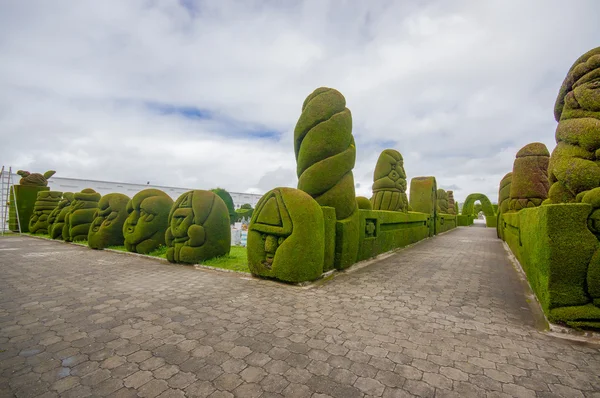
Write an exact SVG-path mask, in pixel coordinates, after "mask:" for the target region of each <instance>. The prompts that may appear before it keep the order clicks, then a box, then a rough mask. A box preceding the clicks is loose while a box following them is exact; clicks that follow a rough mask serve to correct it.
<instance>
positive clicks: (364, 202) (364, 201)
mask: <svg viewBox="0 0 600 398" xmlns="http://www.w3.org/2000/svg"><path fill="white" fill-rule="evenodd" d="M356 204H357V205H358V208H359V209H362V210H373V205H372V204H371V201H370V200H369V199H368V198H365V197H364V196H357V197H356Z"/></svg>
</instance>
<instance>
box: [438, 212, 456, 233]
mask: <svg viewBox="0 0 600 398" xmlns="http://www.w3.org/2000/svg"><path fill="white" fill-rule="evenodd" d="M435 222H436V223H437V225H436V233H438V234H441V233H442V232H447V231H450V230H451V229H454V228H456V227H457V220H456V216H455V215H454V214H444V213H437V215H436V219H435Z"/></svg>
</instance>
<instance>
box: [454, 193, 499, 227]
mask: <svg viewBox="0 0 600 398" xmlns="http://www.w3.org/2000/svg"><path fill="white" fill-rule="evenodd" d="M476 201H479V202H480V203H481V210H482V211H483V214H485V225H486V226H487V227H488V228H496V223H497V222H498V217H497V216H496V212H495V211H494V206H493V205H492V202H490V200H489V199H488V197H487V196H485V195H484V194H482V193H472V194H470V195H469V196H467V199H465V203H464V204H463V208H462V215H465V216H471V218H472V217H474V216H477V214H475V206H474V204H475V202H476ZM462 222H463V221H462V220H459V225H462ZM470 223H471V224H472V223H473V220H472V219H471V221H470ZM469 225H470V224H469Z"/></svg>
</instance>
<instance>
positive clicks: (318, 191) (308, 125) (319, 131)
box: [294, 87, 359, 268]
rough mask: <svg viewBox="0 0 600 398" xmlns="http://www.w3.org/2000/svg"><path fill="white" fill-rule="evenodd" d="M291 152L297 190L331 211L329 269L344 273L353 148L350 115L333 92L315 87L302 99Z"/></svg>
mask: <svg viewBox="0 0 600 398" xmlns="http://www.w3.org/2000/svg"><path fill="white" fill-rule="evenodd" d="M294 152H295V154H296V162H297V169H296V172H297V174H298V189H300V190H302V191H304V192H306V193H308V194H309V195H310V196H312V197H313V198H314V199H315V200H316V201H317V203H319V204H320V205H321V206H330V207H333V208H335V214H336V218H337V220H338V224H337V226H336V246H335V247H336V249H335V250H336V257H335V266H336V268H345V267H348V266H350V265H351V264H353V263H354V262H355V261H356V256H357V254H358V238H359V225H358V224H359V218H358V205H357V203H356V194H355V190H354V176H353V174H352V169H353V168H354V163H355V160H356V146H355V144H354V137H353V136H352V115H351V113H350V110H349V109H348V108H346V99H345V98H344V96H343V95H342V94H341V93H340V92H339V91H337V90H335V89H332V88H327V87H321V88H318V89H316V90H315V91H313V92H312V94H310V95H309V96H308V97H307V98H306V100H305V101H304V103H303V104H302V114H301V115H300V118H299V119H298V123H296V128H295V129H294Z"/></svg>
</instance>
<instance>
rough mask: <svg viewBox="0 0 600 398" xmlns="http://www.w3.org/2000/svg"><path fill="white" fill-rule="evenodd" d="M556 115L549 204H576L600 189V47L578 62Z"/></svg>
mask: <svg viewBox="0 0 600 398" xmlns="http://www.w3.org/2000/svg"><path fill="white" fill-rule="evenodd" d="M554 116H555V118H556V121H557V122H558V126H557V128H556V147H555V148H554V150H553V151H552V156H551V157H550V164H549V166H548V176H549V180H550V184H551V185H550V190H549V192H548V201H546V202H545V203H568V202H575V201H576V200H577V195H578V194H580V193H583V192H585V191H588V190H590V189H593V188H596V187H598V186H600V166H599V161H600V47H597V48H595V49H593V50H591V51H588V52H587V53H585V54H584V55H582V56H581V57H580V58H579V59H578V60H577V61H575V63H574V64H573V66H572V67H571V69H570V70H569V72H568V74H567V77H566V78H565V80H564V82H563V84H562V86H561V88H560V91H559V94H558V98H557V99H556V105H555V107H554ZM513 178H514V177H513ZM513 183H514V181H513Z"/></svg>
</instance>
